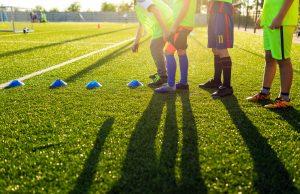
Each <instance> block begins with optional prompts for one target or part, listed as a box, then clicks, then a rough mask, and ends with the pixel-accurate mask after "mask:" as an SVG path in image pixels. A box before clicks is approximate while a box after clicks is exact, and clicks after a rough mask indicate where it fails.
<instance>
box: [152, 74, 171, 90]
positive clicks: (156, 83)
mask: <svg viewBox="0 0 300 194" xmlns="http://www.w3.org/2000/svg"><path fill="white" fill-rule="evenodd" d="M167 82H168V77H160V76H159V75H156V78H155V79H153V82H151V83H149V84H148V86H149V87H150V88H157V87H160V86H162V85H163V84H165V83H167Z"/></svg>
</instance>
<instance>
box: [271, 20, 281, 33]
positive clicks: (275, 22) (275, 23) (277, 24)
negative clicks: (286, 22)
mask: <svg viewBox="0 0 300 194" xmlns="http://www.w3.org/2000/svg"><path fill="white" fill-rule="evenodd" d="M281 24H282V19H281V18H280V17H276V18H275V19H274V20H273V22H272V24H271V26H270V28H271V29H272V30H274V29H278V28H280V27H281Z"/></svg>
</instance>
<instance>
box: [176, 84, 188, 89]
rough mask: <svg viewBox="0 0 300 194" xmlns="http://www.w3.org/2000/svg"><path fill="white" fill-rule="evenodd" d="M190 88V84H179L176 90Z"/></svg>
mask: <svg viewBox="0 0 300 194" xmlns="http://www.w3.org/2000/svg"><path fill="white" fill-rule="evenodd" d="M189 89H190V86H189V85H188V84H182V83H177V84H176V90H189Z"/></svg>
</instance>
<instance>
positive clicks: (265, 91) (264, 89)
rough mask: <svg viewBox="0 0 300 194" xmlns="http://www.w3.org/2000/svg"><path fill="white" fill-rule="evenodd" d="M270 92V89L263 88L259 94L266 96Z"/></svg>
mask: <svg viewBox="0 0 300 194" xmlns="http://www.w3.org/2000/svg"><path fill="white" fill-rule="evenodd" d="M270 90H271V88H268V87H263V88H262V89H261V92H260V93H262V94H264V95H268V94H270Z"/></svg>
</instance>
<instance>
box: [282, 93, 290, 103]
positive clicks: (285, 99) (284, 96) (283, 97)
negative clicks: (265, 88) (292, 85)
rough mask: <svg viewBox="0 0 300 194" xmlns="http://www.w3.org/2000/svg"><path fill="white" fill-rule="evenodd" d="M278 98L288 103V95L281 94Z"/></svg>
mask: <svg viewBox="0 0 300 194" xmlns="http://www.w3.org/2000/svg"><path fill="white" fill-rule="evenodd" d="M280 98H281V99H283V100H284V101H290V94H289V93H284V92H281V94H280Z"/></svg>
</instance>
